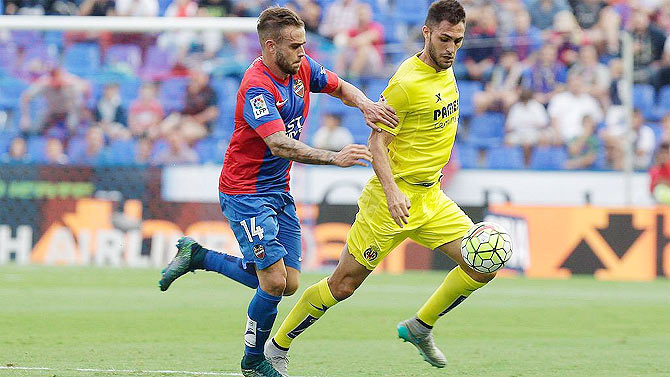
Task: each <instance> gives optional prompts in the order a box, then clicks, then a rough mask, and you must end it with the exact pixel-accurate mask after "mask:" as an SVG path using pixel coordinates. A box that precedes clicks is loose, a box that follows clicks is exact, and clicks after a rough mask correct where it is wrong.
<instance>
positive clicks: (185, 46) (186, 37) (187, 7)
mask: <svg viewBox="0 0 670 377" xmlns="http://www.w3.org/2000/svg"><path fill="white" fill-rule="evenodd" d="M196 16H206V13H203V12H200V13H199V12H198V3H197V2H195V1H193V0H174V1H173V2H172V3H171V4H170V5H169V6H168V8H167V9H166V10H165V17H196ZM222 44H223V36H222V33H220V32H218V31H215V30H203V31H195V30H179V31H170V32H165V33H163V34H161V35H160V36H159V37H158V46H159V47H161V48H163V49H166V50H170V49H177V54H176V60H177V62H179V63H181V64H183V62H184V60H185V58H186V56H187V53H188V52H189V50H190V49H191V48H192V47H193V46H194V45H197V46H200V47H201V48H202V50H203V52H204V54H205V57H204V58H207V59H208V58H212V57H214V56H215V55H216V52H217V51H218V50H219V49H220V48H221V46H222Z"/></svg>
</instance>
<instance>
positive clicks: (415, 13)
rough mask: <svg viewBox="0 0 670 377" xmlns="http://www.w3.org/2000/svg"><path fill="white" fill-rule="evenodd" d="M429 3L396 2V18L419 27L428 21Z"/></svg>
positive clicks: (418, 1)
mask: <svg viewBox="0 0 670 377" xmlns="http://www.w3.org/2000/svg"><path fill="white" fill-rule="evenodd" d="M426 13H428V2H427V1H425V0H414V1H396V2H395V9H394V14H395V16H396V18H397V19H398V20H399V21H401V22H404V23H407V24H409V25H417V24H420V23H422V22H423V21H424V20H425V19H426Z"/></svg>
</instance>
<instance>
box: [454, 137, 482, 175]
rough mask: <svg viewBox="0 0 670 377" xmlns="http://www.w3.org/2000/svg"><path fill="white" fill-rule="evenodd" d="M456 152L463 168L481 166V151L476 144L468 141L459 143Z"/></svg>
mask: <svg viewBox="0 0 670 377" xmlns="http://www.w3.org/2000/svg"><path fill="white" fill-rule="evenodd" d="M455 153H456V156H457V158H458V162H459V163H460V164H461V167H462V168H463V169H475V168H478V167H479V163H478V161H479V151H478V150H477V148H476V147H475V146H473V145H470V144H467V143H457V144H456V148H455ZM452 158H453V157H452Z"/></svg>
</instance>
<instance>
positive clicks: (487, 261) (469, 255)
mask: <svg viewBox="0 0 670 377" xmlns="http://www.w3.org/2000/svg"><path fill="white" fill-rule="evenodd" d="M461 255H462V256H463V259H464V260H465V263H467V264H468V266H470V267H472V269H473V270H475V271H477V272H481V273H491V272H495V271H498V270H499V269H501V268H502V267H503V266H504V265H505V263H506V262H507V261H508V260H509V259H510V258H511V257H512V237H511V236H510V235H509V233H507V231H506V230H505V228H503V227H502V226H501V225H499V224H496V223H492V222H481V223H477V224H475V225H473V226H472V228H470V229H469V230H468V232H467V233H466V234H465V236H464V237H463V241H461Z"/></svg>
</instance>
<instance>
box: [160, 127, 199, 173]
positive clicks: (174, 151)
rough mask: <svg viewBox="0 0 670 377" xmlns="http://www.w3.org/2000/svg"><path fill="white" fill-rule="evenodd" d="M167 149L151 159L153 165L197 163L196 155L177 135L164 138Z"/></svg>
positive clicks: (173, 134)
mask: <svg viewBox="0 0 670 377" xmlns="http://www.w3.org/2000/svg"><path fill="white" fill-rule="evenodd" d="M166 139H167V142H168V147H167V148H165V149H164V150H162V151H160V152H159V153H158V154H157V155H156V157H155V158H154V159H153V161H152V164H153V165H176V164H194V163H196V162H198V154H197V153H195V151H194V150H193V149H191V147H189V145H188V143H187V142H186V141H185V140H184V139H183V138H182V137H181V135H179V134H177V133H171V134H168V135H167V136H166Z"/></svg>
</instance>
